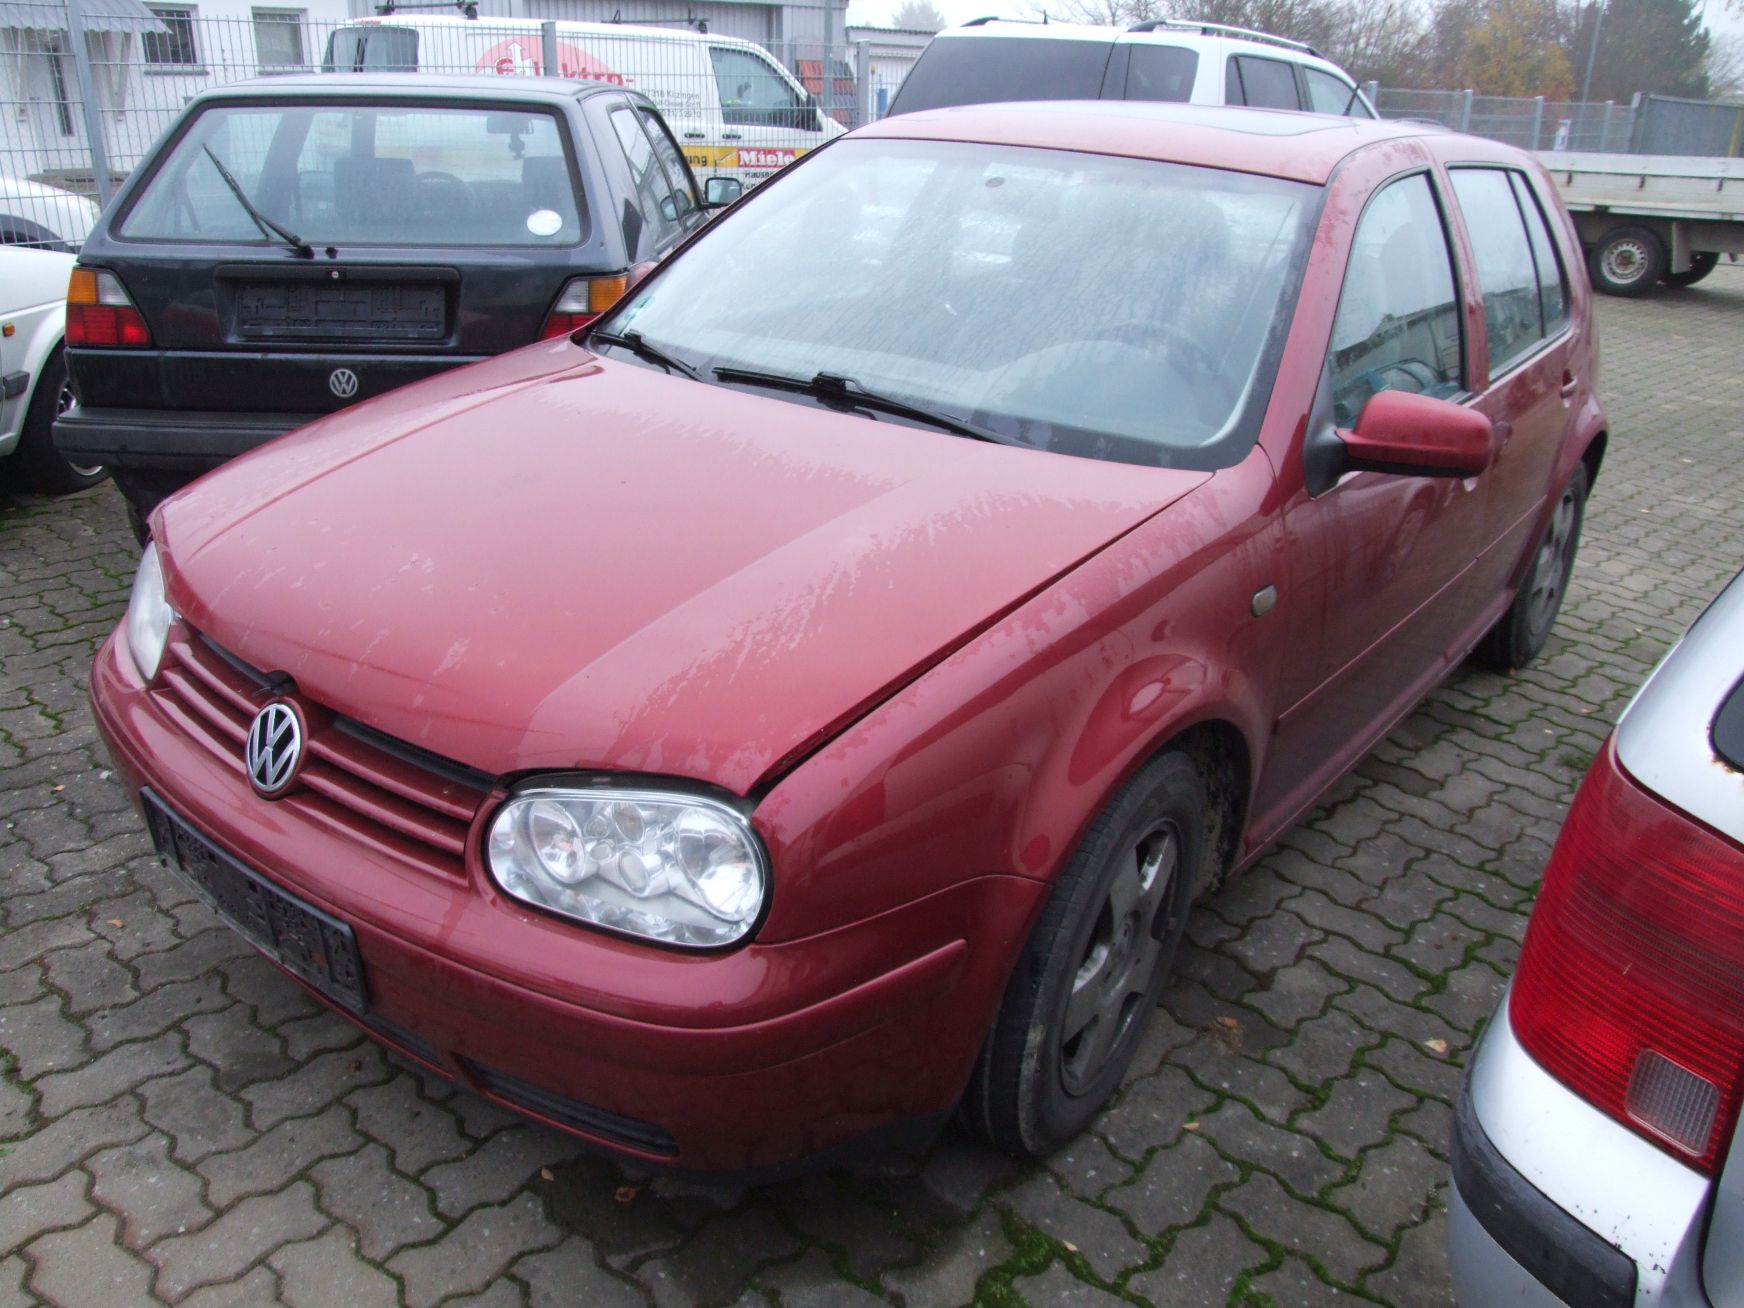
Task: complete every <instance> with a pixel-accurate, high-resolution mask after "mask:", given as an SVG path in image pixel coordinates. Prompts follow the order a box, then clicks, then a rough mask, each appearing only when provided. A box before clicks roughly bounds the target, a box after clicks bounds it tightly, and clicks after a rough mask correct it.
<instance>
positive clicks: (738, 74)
mask: <svg viewBox="0 0 1744 1308" xmlns="http://www.w3.org/2000/svg"><path fill="white" fill-rule="evenodd" d="M80 6H82V7H83V10H84V13H83V14H82V15H81V16H80V18H78V19H75V20H73V21H69V20H68V18H67V8H68V7H69V6H68V5H67V4H66V0H10V2H9V3H5V4H0V220H3V218H4V215H5V214H7V213H9V212H10V213H15V214H17V215H22V216H23V218H24V219H25V220H28V219H29V218H30V217H32V216H33V213H34V216H35V217H37V218H38V219H40V218H41V217H42V216H43V214H42V212H39V211H41V210H43V209H44V206H52V205H54V204H56V203H59V202H58V201H57V200H55V199H54V198H52V197H50V198H47V199H45V198H43V197H41V196H32V195H31V194H28V193H27V192H29V191H30V189H31V187H30V185H29V183H47V184H49V185H52V186H55V187H60V188H64V189H67V190H72V191H76V192H79V193H81V194H85V195H91V196H93V197H95V198H97V199H99V200H106V199H107V197H108V195H109V193H110V192H111V191H112V189H113V188H114V187H115V186H116V185H118V184H119V183H120V182H121V180H122V179H123V178H125V177H126V176H127V174H128V173H129V172H130V171H131V170H132V169H133V168H134V167H135V166H136V165H137V164H138V163H139V161H140V160H141V159H142V158H144V157H145V156H146V155H147V154H148V153H149V152H150V150H151V148H152V145H153V143H154V142H155V141H156V140H157V138H158V136H159V135H160V134H161V133H162V132H163V131H164V130H165V129H166V128H167V127H168V126H169V125H170V124H171V123H173V122H174V121H175V119H176V117H177V115H178V114H180V112H181V111H182V109H183V107H184V106H185V105H186V104H187V102H188V101H189V99H191V98H192V97H193V96H194V95H196V94H198V93H199V92H201V91H204V90H207V89H208V88H211V87H215V86H222V85H225V84H227V83H230V82H235V81H239V80H242V79H244V78H250V77H257V76H266V75H272V74H283V73H290V72H301V71H312V70H317V69H321V68H322V67H323V65H324V64H325V65H327V66H329V67H332V66H333V65H334V64H335V63H337V65H338V66H339V67H341V68H344V67H347V66H363V67H365V68H366V69H371V70H377V71H387V70H390V69H416V70H418V71H423V72H451V73H452V72H459V73H478V74H481V75H506V76H513V75H517V74H537V73H540V72H542V71H543V70H544V69H545V68H546V67H547V65H550V66H553V67H555V68H557V69H558V70H560V72H561V73H562V74H564V75H567V76H572V77H580V78H585V79H590V80H598V81H605V82H610V83H613V84H616V85H623V86H628V87H632V88H633V89H636V90H639V91H642V92H644V93H646V94H647V95H649V96H650V98H652V99H653V100H654V101H655V102H656V103H657V104H659V105H660V106H661V108H662V110H663V111H664V112H665V114H666V116H667V118H668V120H669V121H670V122H671V124H672V127H673V130H674V132H675V133H676V134H677V135H678V136H679V137H680V144H681V145H682V146H683V147H684V149H685V152H686V153H687V154H688V155H690V156H691V159H692V162H693V163H696V164H699V165H704V166H708V165H714V166H722V167H747V166H753V161H763V162H768V163H770V164H777V163H779V162H784V161H785V160H786V159H790V158H792V157H795V156H796V155H797V154H798V153H803V152H804V151H805V150H806V149H808V148H810V147H812V146H815V145H817V144H818V143H819V142H820V141H821V140H822V139H823V137H824V133H823V132H821V131H820V130H819V127H818V119H817V112H818V110H819V109H821V110H822V111H823V112H825V113H827V114H828V115H829V116H830V117H832V118H833V119H835V121H837V122H839V123H840V124H842V125H843V126H844V127H854V126H857V125H859V124H860V123H862V122H866V121H869V120H870V119H871V118H873V117H875V116H877V114H878V112H879V110H880V97H879V96H878V90H879V86H880V84H881V82H882V81H883V80H885V79H883V78H881V77H880V64H881V62H884V61H880V60H877V59H875V58H874V57H873V53H872V51H871V50H870V48H869V47H868V45H867V44H866V43H864V42H861V43H858V44H856V45H845V44H838V45H836V46H834V47H831V48H828V49H826V48H825V47H824V46H823V45H821V44H819V43H806V42H786V43H772V42H764V43H762V44H761V45H760V46H755V47H748V46H747V45H746V44H745V43H744V42H742V41H738V40H735V39H733V38H722V37H717V36H709V37H708V38H707V39H698V35H700V34H692V35H689V36H686V35H682V33H683V32H684V28H683V26H682V25H674V26H670V27H665V28H652V29H650V28H647V27H642V28H639V29H632V28H626V29H624V30H623V32H622V33H621V34H620V33H613V32H601V31H600V30H599V29H597V28H594V29H578V28H569V27H567V26H565V25H561V24H555V23H537V22H530V21H523V22H513V21H511V20H492V19H479V20H474V21H465V20H457V21H455V22H454V23H451V24H440V23H426V22H417V21H414V22H411V23H407V24H404V25H403V26H402V27H399V28H398V29H397V31H398V38H397V41H396V40H390V41H388V42H384V43H383V44H382V45H380V46H370V47H368V49H369V56H368V58H367V59H366V58H363V57H362V56H361V55H360V53H359V50H358V48H357V45H356V42H355V41H354V40H351V39H349V37H348V34H349V33H352V32H354V31H355V30H356V28H355V26H354V25H353V24H350V23H332V22H315V21H311V20H309V19H308V18H307V17H306V16H305V14H304V13H303V12H301V11H292V10H288V9H287V10H283V11H277V10H267V9H255V10H254V11H253V14H252V17H249V18H216V17H202V16H198V15H196V14H194V13H193V11H192V10H190V9H186V8H181V7H172V6H170V5H167V4H166V5H154V6H153V7H152V8H151V9H150V10H147V9H145V8H144V7H142V6H139V5H132V6H130V7H128V6H123V5H121V4H119V3H106V2H105V0H73V5H72V7H75V8H76V7H80ZM99 9H101V10H102V12H99ZM382 21H383V22H384V23H391V22H392V20H382ZM79 27H82V28H83V38H84V39H83V40H82V41H80V40H77V39H75V38H74V37H73V36H72V35H71V32H72V31H73V30H74V29H76V28H79ZM336 32H337V33H338V34H339V38H340V39H339V41H338V42H337V43H335V42H334V41H333V38H334V35H335V33H336ZM663 32H664V33H667V34H669V35H670V36H671V38H672V39H668V40H664V41H662V40H661V39H660V37H661V34H662V33H663ZM765 56H767V57H765ZM771 59H773V61H774V62H773V64H772V63H771V62H770V60H771ZM81 65H82V66H81ZM776 65H778V67H777V66H776ZM81 87H89V88H90V95H89V97H87V96H85V95H83V94H81ZM888 94H889V92H888V90H887V91H886V96H888ZM738 156H742V161H741V160H740V159H739V158H738ZM33 206H35V210H33ZM48 225H49V226H53V224H52V223H49V224H48ZM4 234H5V233H4V231H0V236H4Z"/></svg>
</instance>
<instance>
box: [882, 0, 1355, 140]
mask: <svg viewBox="0 0 1744 1308" xmlns="http://www.w3.org/2000/svg"><path fill="white" fill-rule="evenodd" d="M1012 100H1168V101H1173V102H1175V103H1177V104H1239V105H1250V106H1252V107H1254V108H1260V109H1305V110H1308V111H1310V112H1312V113H1327V114H1344V115H1347V116H1349V117H1352V118H1374V117H1376V114H1375V111H1374V107H1373V106H1372V105H1370V104H1369V102H1368V100H1367V99H1365V98H1364V97H1363V93H1362V92H1361V91H1359V90H1358V89H1357V86H1356V83H1355V82H1353V81H1352V80H1351V78H1350V76H1349V74H1347V73H1346V72H1345V71H1344V70H1343V69H1342V68H1340V67H1339V66H1338V65H1337V64H1335V63H1333V62H1331V61H1330V60H1328V59H1324V58H1322V57H1321V56H1320V55H1319V54H1318V53H1317V52H1316V51H1315V50H1314V49H1313V48H1312V47H1310V46H1307V45H1304V44H1303V43H1302V42H1300V41H1292V40H1290V39H1289V38H1288V37H1283V36H1272V35H1270V34H1268V33H1265V32H1253V31H1249V30H1248V29H1246V28H1242V27H1226V26H1224V25H1223V24H1221V23H1201V22H1198V21H1196V20H1192V19H1174V18H1159V19H1153V20H1151V21H1149V22H1144V23H1139V24H1138V25H1137V26H1135V27H1130V28H1127V29H1125V30H1124V31H1123V30H1121V29H1120V28H1116V27H1091V26H1086V25H1083V24H1078V23H1049V22H1045V21H1044V22H1039V23H1032V22H1019V21H1013V20H1010V19H998V18H978V19H976V20H975V21H974V22H972V23H965V24H963V26H961V27H953V28H948V29H947V30H945V31H943V32H940V33H939V34H938V35H937V36H935V37H934V38H933V40H932V44H930V45H928V46H927V48H926V49H925V50H924V51H922V52H921V56H920V58H919V59H918V60H917V61H916V62H915V65H914V67H913V68H912V69H911V70H910V71H909V74H908V77H907V79H906V80H905V81H904V82H903V84H902V87H901V89H900V90H898V91H897V93H896V99H895V100H894V101H893V102H892V103H891V106H890V112H891V113H893V114H904V113H913V112H915V111H916V110H920V109H944V108H949V107H950V106H952V105H959V104H996V103H1003V102H1007V101H1012Z"/></svg>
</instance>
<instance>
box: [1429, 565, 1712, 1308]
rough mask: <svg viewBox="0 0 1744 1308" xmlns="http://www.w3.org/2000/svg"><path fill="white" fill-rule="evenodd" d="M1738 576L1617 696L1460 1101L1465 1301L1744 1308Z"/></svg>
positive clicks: (1454, 1243) (1456, 1239) (1460, 1263)
mask: <svg viewBox="0 0 1744 1308" xmlns="http://www.w3.org/2000/svg"><path fill="white" fill-rule="evenodd" d="M1741 1097H1744V574H1740V576H1739V577H1737V578H1734V579H1733V581H1732V583H1731V585H1730V586H1728V587H1727V588H1726V590H1724V591H1723V592H1721V594H1720V596H1719V598H1718V599H1716V600H1715V601H1714V602H1713V604H1712V605H1710V606H1709V608H1708V610H1707V612H1706V613H1704V614H1703V615H1702V616H1701V617H1700V618H1699V619H1697V621H1696V623H1695V625H1694V626H1692V627H1691V628H1690V630H1689V632H1688V633H1687V634H1686V635H1685V636H1684V638H1683V640H1682V641H1681V642H1680V643H1679V644H1678V645H1677V646H1676V647H1675V648H1674V649H1673V650H1672V652H1671V653H1670V654H1668V655H1667V656H1666V658H1665V660H1664V661H1663V662H1662V663H1661V664H1660V665H1659V667H1658V669H1657V670H1656V671H1655V672H1654V673H1653V675H1652V676H1651V677H1649V678H1648V680H1647V684H1646V685H1645V686H1643V687H1642V689H1641V691H1640V693H1639V694H1637V695H1636V697H1635V700H1634V702H1633V703H1632V704H1631V705H1630V706H1629V708H1628V709H1627V710H1626V711H1625V712H1624V714H1623V717H1622V719H1621V720H1620V721H1619V722H1618V724H1617V729H1616V731H1615V732H1613V733H1612V736H1611V738H1610V739H1609V740H1608V741H1607V742H1606V743H1605V747H1604V749H1602V750H1601V751H1600V753H1599V757H1598V758H1597V759H1595V760H1594V762H1593V765H1592V768H1591V769H1590V771H1589V772H1588V773H1587V777H1586V780H1585V782H1583V783H1582V786H1581V789H1580V793H1579V794H1578V795H1576V797H1575V801H1574V804H1573V806H1572V807H1571V808H1570V810H1569V814H1568V818H1567V820H1566V821H1565V822H1564V824H1563V829H1562V834H1561V836H1560V837H1559V838H1558V840H1557V843H1556V848H1555V850H1554V851H1553V852H1552V854H1551V857H1550V863H1549V865H1548V866H1547V868H1546V869H1545V873H1544V883H1543V887H1542V889H1541V890H1540V893H1539V899H1538V903H1537V905H1536V906H1535V907H1534V909H1533V913H1532V919H1531V922H1530V924H1529V926H1528V927H1527V931H1526V940H1525V945H1524V947H1523V949H1522V951H1521V955H1520V964H1519V968H1518V969H1517V971H1516V974H1515V977H1514V981H1513V984H1512V985H1511V986H1510V988H1509V991H1508V994H1507V995H1506V996H1505V997H1504V998H1503V1000H1502V1003H1501V1006H1500V1007H1499V1008H1498V1009H1497V1011H1496V1015H1495V1017H1494V1019H1493V1020H1492V1021H1491V1023H1490V1025H1489V1028H1488V1029H1487V1030H1486V1031H1485V1033H1484V1037H1483V1039H1482V1041H1481V1042H1480V1043H1479V1046H1478V1049H1477V1052H1476V1054H1475V1055H1474V1057H1473V1061H1472V1063H1471V1066H1470V1068H1469V1069H1468V1071H1467V1073H1466V1078H1465V1083H1464V1084H1463V1085H1462V1087H1461V1090H1460V1097H1459V1104H1458V1107H1457V1110H1456V1112H1455V1118H1454V1132H1453V1145H1452V1158H1453V1181H1454V1185H1453V1197H1452V1204H1451V1212H1450V1213H1449V1219H1448V1244H1449V1252H1450V1254H1451V1261H1452V1265H1453V1279H1454V1289H1455V1293H1456V1296H1457V1297H1458V1300H1459V1302H1460V1304H1461V1305H1462V1306H1463V1308H1493V1306H1494V1305H1502V1304H1510V1305H1511V1304H1522V1305H1547V1306H1550V1308H1555V1306H1556V1305H1564V1304H1566V1305H1570V1306H1571V1308H1622V1306H1624V1305H1646V1304H1653V1305H1669V1306H1672V1308H1675V1306H1677V1305H1698V1306H1700V1308H1737V1306H1738V1305H1744V1144H1740V1143H1739V1142H1738V1139H1737V1138H1735V1133H1734V1128H1735V1127H1736V1125H1737V1121H1738V1110H1739V1101H1740V1098H1741Z"/></svg>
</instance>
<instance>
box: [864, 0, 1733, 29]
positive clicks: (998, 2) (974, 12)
mask: <svg viewBox="0 0 1744 1308" xmlns="http://www.w3.org/2000/svg"><path fill="white" fill-rule="evenodd" d="M901 2H902V0H851V3H850V4H849V5H848V21H849V22H850V23H865V24H876V25H880V26H881V25H883V24H885V23H888V22H889V21H890V18H891V15H892V14H894V13H895V12H896V10H897V8H898V6H899V5H900V4H901ZM933 4H934V5H935V6H936V7H937V8H938V11H939V12H940V13H941V14H943V15H944V16H945V21H946V22H949V23H965V22H968V21H969V19H971V18H979V17H981V15H983V14H999V15H1002V16H1003V17H1007V18H1020V17H1025V16H1027V14H1028V12H1029V9H1030V6H1031V5H1035V6H1036V7H1039V8H1046V7H1047V4H1046V0H1028V3H1026V0H933ZM1705 13H1706V17H1707V20H1708V28H1709V30H1710V31H1712V32H1713V33H1714V35H1716V36H1721V35H1725V36H1737V37H1744V14H1740V13H1739V12H1737V11H1728V10H1727V9H1726V7H1725V5H1724V3H1723V0H1707V4H1706V10H1705Z"/></svg>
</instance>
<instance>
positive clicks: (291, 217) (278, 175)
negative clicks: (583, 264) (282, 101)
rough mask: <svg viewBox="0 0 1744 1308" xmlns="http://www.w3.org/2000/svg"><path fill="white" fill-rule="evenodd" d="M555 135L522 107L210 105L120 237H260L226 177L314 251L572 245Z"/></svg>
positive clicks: (557, 125) (563, 164)
mask: <svg viewBox="0 0 1744 1308" xmlns="http://www.w3.org/2000/svg"><path fill="white" fill-rule="evenodd" d="M564 137H565V133H564V129H563V124H562V122H561V121H560V120H559V119H558V118H557V117H556V115H554V114H550V113H545V112H542V111H537V110H526V109H509V110H504V109H486V108H484V107H478V108H451V107H445V106H437V105H382V104H375V105H355V104H348V105H333V104H305V105H272V106H259V107H256V106H214V107H213V108H210V109H207V110H206V111H205V112H203V113H202V114H200V115H199V117H197V118H196V119H195V120H194V121H193V122H192V123H191V124H190V125H189V127H188V129H187V130H186V131H185V132H183V133H182V135H181V136H180V137H179V138H178V139H177V140H176V142H175V143H174V145H172V146H171V147H170V149H169V153H168V154H167V156H166V157H165V158H164V159H163V161H162V163H161V164H160V165H159V166H158V167H157V169H156V170H155V172H153V174H152V175H151V177H150V179H149V180H148V181H147V182H146V184H145V186H144V188H143V189H142V190H141V191H140V193H139V194H138V196H137V197H136V198H135V199H134V201H133V202H132V204H131V205H130V206H129V208H128V211H127V212H126V214H125V215H123V217H122V219H121V222H120V226H119V228H118V235H120V236H122V237H124V238H132V239H135V240H157V241H224V242H237V243H240V244H266V243H268V237H266V236H265V235H264V234H263V233H262V231H261V229H260V227H259V225H257V224H256V223H255V221H254V220H253V219H252V218H251V217H250V216H249V213H248V208H247V205H245V204H244V203H243V201H242V199H240V198H238V196H237V195H236V194H235V192H234V191H232V189H231V186H230V183H229V182H227V181H226V180H225V177H224V173H225V172H226V171H228V172H229V174H230V176H231V178H233V179H234V180H235V182H236V184H237V186H238V187H239V188H240V189H241V191H242V192H243V195H244V196H246V198H247V201H248V203H249V204H252V205H253V206H254V208H255V209H256V210H258V211H259V212H260V213H261V214H262V215H263V216H264V217H266V218H268V219H270V220H272V222H276V223H278V224H280V225H281V226H284V227H286V228H289V229H290V230H291V231H292V232H294V233H296V234H297V235H298V236H300V237H302V238H303V239H304V240H306V241H308V242H309V243H310V244H311V245H316V246H320V245H397V246H407V245H411V246H418V245H440V246H456V245H460V246H470V245H516V246H540V245H574V244H576V243H577V242H579V241H580V240H581V239H582V238H583V237H584V236H585V235H586V231H587V212H586V206H585V204H584V203H583V202H582V201H581V197H580V196H579V195H578V194H577V190H576V186H575V183H574V181H573V180H572V177H573V174H572V171H571V168H570V162H569V155H568V151H567V149H566V147H565V144H564ZM220 163H221V164H222V165H223V167H222V168H220V167H219V166H218V165H219V164H220Z"/></svg>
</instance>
